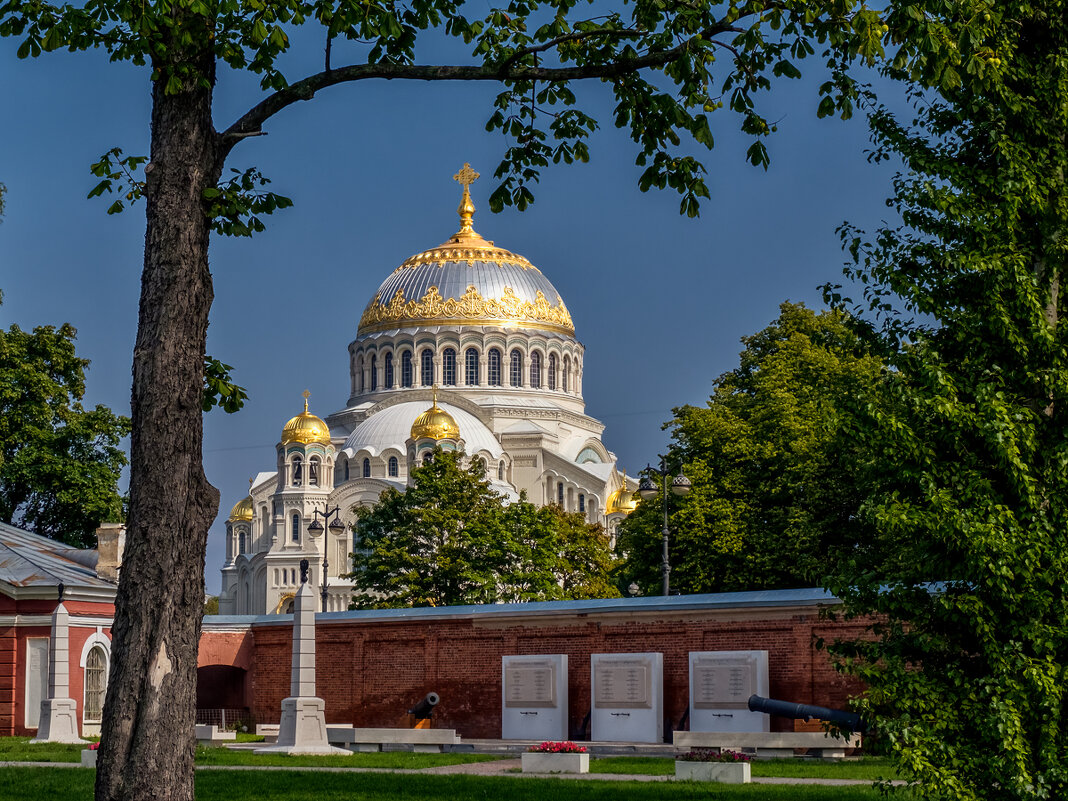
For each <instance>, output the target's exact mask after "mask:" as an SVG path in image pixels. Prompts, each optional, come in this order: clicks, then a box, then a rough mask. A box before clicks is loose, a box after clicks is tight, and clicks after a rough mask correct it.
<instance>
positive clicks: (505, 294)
mask: <svg viewBox="0 0 1068 801" xmlns="http://www.w3.org/2000/svg"><path fill="white" fill-rule="evenodd" d="M478 177H479V174H478V173H477V172H475V171H474V170H473V169H471V165H470V164H464V166H463V168H462V169H461V170H460V171H459V172H457V173H456V175H454V176H453V179H454V180H456V181H458V182H459V183H460V185H461V186H463V195H462V196H461V198H460V206H459V208H457V210H456V211H457V213H458V214H459V215H460V230H459V231H457V232H456V233H455V234H453V235H452V236H451V237H449V239H448V240H447V241H445V242H444V243H442V244H440V245H438V246H437V247H435V248H431V249H430V250H424V251H423V252H422V253H417V254H415V255H414V256H412V257H411V258H409V259H407V260H405V261H404V263H403V264H401V265H400V267H398V268H397V269H396V270H394V271H393V272H392V273H391V274H390V276H389V277H388V278H386V280H385V281H383V282H382V284H381V286H379V288H378V291H377V292H376V293H375V296H374V297H373V298H372V299H371V302H370V303H368V304H367V307H366V308H365V309H364V311H363V315H362V316H361V317H360V324H359V329H358V334H359V335H363V334H368V333H372V332H376V331H388V330H395V329H401V328H413V327H419V326H427V325H449V324H454V323H461V324H463V325H488V326H499V327H503V328H509V329H512V328H522V329H535V330H538V329H540V330H543V331H547V332H551V333H554V334H563V335H565V336H568V337H573V336H574V335H575V325H574V323H573V322H572V320H571V313H570V312H569V311H568V310H567V306H566V305H565V304H564V300H563V298H561V297H560V294H559V293H558V292H557V291H556V288H555V287H554V286H553V285H552V283H551V282H550V281H549V279H548V278H546V277H545V276H544V275H543V274H542V272H541V270H539V269H538V268H537V267H535V266H534V265H533V264H531V263H530V262H529V261H527V260H526V259H525V258H523V257H522V256H519V255H517V254H515V253H512V252H511V251H509V250H505V249H504V248H500V247H497V246H496V245H495V244H494V243H493V242H491V241H489V240H486V239H483V238H482V236H481V235H480V234H479V233H478V232H477V231H475V227H474V215H475V204H474V203H473V202H472V200H471V184H472V183H473V182H474V181H475V180H476V179H477V178H478Z"/></svg>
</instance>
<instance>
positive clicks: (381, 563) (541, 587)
mask: <svg viewBox="0 0 1068 801" xmlns="http://www.w3.org/2000/svg"><path fill="white" fill-rule="evenodd" d="M464 461H465V457H464V456H463V454H462V453H451V452H443V451H441V450H440V449H438V450H436V451H435V452H434V458H433V460H431V461H430V462H429V463H427V464H424V465H421V466H419V467H416V468H414V469H413V470H412V476H411V483H410V486H409V487H408V489H407V490H406V491H405V492H398V491H397V490H395V489H392V488H390V489H387V490H386V491H385V492H384V493H382V495H381V496H380V497H379V500H378V502H377V503H376V504H375V505H374V506H369V507H357V509H356V510H355V511H356V523H355V525H354V531H355V545H356V552H355V553H354V554H353V573H352V578H353V580H354V582H355V585H356V590H357V592H356V595H355V596H354V599H353V602H354V604H355V606H356V607H358V608H369V609H382V608H393V607H407V606H446V605H449V606H451V605H456V604H472V603H497V602H504V601H510V602H514V601H548V600H559V599H564V598H589V597H606V594H607V595H615V594H616V593H615V591H614V588H613V586H612V585H611V583H610V582H609V579H608V571H609V569H610V567H611V557H610V555H609V551H608V538H607V537H606V536H605V534H604V532H603V530H601V527H600V526H597V525H590V524H588V523H587V522H586V521H585V520H584V519H583V517H582V516H581V515H578V514H567V513H564V512H562V511H561V510H559V509H556V508H554V507H545V508H543V509H538V508H537V507H535V506H534V505H533V504H531V503H529V502H527V501H526V499H525V498H520V500H518V501H516V502H515V503H511V504H507V505H506V504H505V503H504V500H503V499H502V498H501V496H500V495H498V494H497V493H496V492H495V491H494V490H493V488H492V487H491V485H490V483H489V482H488V481H487V480H486V478H485V467H484V465H483V463H482V461H481V460H480V459H474V460H472V461H471V464H470V466H468V467H464V464H463V463H464Z"/></svg>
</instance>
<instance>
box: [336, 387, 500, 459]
mask: <svg viewBox="0 0 1068 801" xmlns="http://www.w3.org/2000/svg"><path fill="white" fill-rule="evenodd" d="M438 408H439V409H441V410H442V411H444V412H447V413H448V414H449V416H450V417H452V419H453V420H454V421H455V423H456V425H457V427H458V428H459V429H460V432H461V434H462V436H463V439H464V443H465V450H466V451H467V453H468V454H471V455H474V454H477V453H481V452H483V451H485V452H487V453H489V454H490V456H491V457H493V458H494V459H499V458H500V457H501V455H502V454H503V453H504V450H503V449H502V448H501V444H500V443H499V442H498V441H497V438H496V437H495V436H493V434H492V432H491V431H490V430H489V429H488V428H486V426H485V424H484V423H483V422H482V421H481V420H479V419H478V418H477V417H475V416H474V415H473V414H471V413H470V412H467V411H464V410H463V409H460V408H458V407H456V406H452V405H450V404H448V403H439V404H438ZM425 411H426V401H425V400H422V401H407V402H405V403H396V404H393V405H392V406H386V407H385V408H382V409H379V410H378V411H376V412H373V413H372V414H370V415H368V417H367V419H366V420H364V421H363V422H362V423H360V424H359V425H358V426H356V427H355V428H354V429H353V430H352V433H351V434H349V436H348V439H346V440H345V447H344V450H345V452H346V453H347V455H348V456H350V457H351V456H352V455H354V454H355V453H356V452H357V451H360V450H365V451H367V452H369V453H370V454H371V455H372V456H377V455H379V454H381V453H382V452H383V451H385V450H388V449H394V450H397V451H400V452H401V453H404V452H405V443H406V442H407V441H408V439H409V437H411V433H412V432H411V429H412V421H413V420H415V419H416V417H418V416H419V415H420V414H422V413H423V412H425Z"/></svg>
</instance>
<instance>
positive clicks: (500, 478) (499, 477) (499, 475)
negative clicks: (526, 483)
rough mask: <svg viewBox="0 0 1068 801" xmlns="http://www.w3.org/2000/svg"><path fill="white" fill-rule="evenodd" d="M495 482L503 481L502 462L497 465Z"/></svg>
mask: <svg viewBox="0 0 1068 801" xmlns="http://www.w3.org/2000/svg"><path fill="white" fill-rule="evenodd" d="M497 480H498V481H504V462H501V463H500V464H499V465H497Z"/></svg>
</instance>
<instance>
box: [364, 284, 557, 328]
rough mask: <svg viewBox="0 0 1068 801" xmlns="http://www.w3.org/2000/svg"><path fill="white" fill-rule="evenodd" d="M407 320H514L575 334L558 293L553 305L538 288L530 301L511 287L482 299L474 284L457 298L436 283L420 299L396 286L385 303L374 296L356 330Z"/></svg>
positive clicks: (442, 321)
mask: <svg viewBox="0 0 1068 801" xmlns="http://www.w3.org/2000/svg"><path fill="white" fill-rule="evenodd" d="M409 320H417V321H419V322H420V323H448V322H463V323H467V324H488V325H494V324H508V323H515V324H519V325H523V324H527V325H534V326H536V327H538V328H551V329H556V330H559V331H562V332H563V333H566V334H571V335H574V333H575V324H574V323H573V322H572V321H571V313H570V312H569V311H568V310H567V307H566V306H565V305H564V301H563V298H561V297H560V296H559V295H557V296H556V305H555V306H554V305H551V304H550V303H549V301H548V300H547V299H546V298H545V295H543V294H542V292H541V290H538V291H537V294H536V295H535V297H534V300H533V301H529V300H522V299H521V298H519V297H517V296H516V294H515V290H513V289H512V288H511V287H509V286H506V287H505V288H504V289H503V291H502V297H500V298H484V297H482V295H481V293H480V292H479V291H478V289H476V288H475V286H474V284H470V285H468V287H467V291H466V292H464V293H463V294H462V295H461V296H460V297H458V298H443V297H442V296H441V293H440V292H439V291H438V288H437V287H436V286H432V287H430V289H428V290H427V292H426V294H425V295H423V297H422V298H421V299H420V300H408V299H407V298H405V297H404V290H403V289H398V290H397V291H396V293H395V294H394V295H393V297H392V298H390V299H389V301H388V302H385V303H383V302H382V298H381V295H375V297H374V300H372V301H371V302H370V303H369V304H368V306H367V308H366V309H365V310H364V313H363V316H362V317H361V318H360V325H359V330H360V332H361V333H366V332H367V331H371V330H381V329H384V328H390V327H397V326H398V325H403V324H404V323H405V322H406V321H409Z"/></svg>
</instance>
